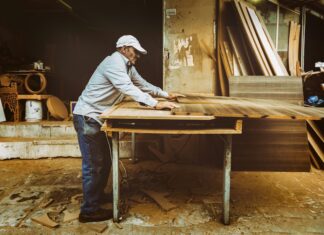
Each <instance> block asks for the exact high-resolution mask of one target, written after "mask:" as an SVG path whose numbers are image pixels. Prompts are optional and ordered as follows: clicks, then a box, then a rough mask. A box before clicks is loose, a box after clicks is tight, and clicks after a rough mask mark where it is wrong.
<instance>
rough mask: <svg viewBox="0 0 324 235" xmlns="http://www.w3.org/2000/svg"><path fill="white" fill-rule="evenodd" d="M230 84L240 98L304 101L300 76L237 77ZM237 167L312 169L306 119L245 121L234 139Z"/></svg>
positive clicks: (231, 91)
mask: <svg viewBox="0 0 324 235" xmlns="http://www.w3.org/2000/svg"><path fill="white" fill-rule="evenodd" d="M229 87H230V95H234V96H236V97H244V98H246V97H248V98H262V99H272V100H273V99H276V100H279V101H280V100H285V101H289V102H291V103H295V104H297V103H300V102H303V89H302V82H301V78H300V77H260V76H248V77H236V78H235V79H230V85H229ZM233 169H234V170H258V171H309V169H310V160H309V148H308V142H307V133H306V123H305V121H297V120H270V119H258V120H256V119H253V120H252V119H251V120H245V121H244V131H243V133H242V135H240V136H234V138H233Z"/></svg>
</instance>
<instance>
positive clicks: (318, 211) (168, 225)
mask: <svg viewBox="0 0 324 235" xmlns="http://www.w3.org/2000/svg"><path fill="white" fill-rule="evenodd" d="M123 163H124V166H125V168H126V173H125V171H124V170H122V172H123V176H124V177H126V176H127V178H125V180H123V182H122V192H121V196H122V205H121V206H122V210H123V215H122V222H121V223H120V224H119V225H116V224H114V223H113V222H112V221H111V220H110V221H106V222H101V223H93V224H90V225H89V224H79V222H78V221H77V220H75V219H73V216H72V215H73V214H76V213H77V212H78V209H79V206H80V203H81V200H82V197H81V196H80V193H81V192H82V190H81V172H80V167H81V160H80V159H71V158H55V159H41V160H7V161H0V175H1V180H0V234H33V235H35V234H98V233H100V232H99V230H95V229H98V228H99V229H100V228H101V229H104V231H103V232H102V234H250V233H260V234H278V233H283V234H287V233H288V234H321V233H323V234H324V171H317V170H313V169H312V171H311V172H310V173H300V172H298V173H281V172H276V173H274V172H271V173H270V172H233V173H232V187H231V211H230V216H231V225H229V226H224V225H223V224H222V223H221V208H222V203H221V202H222V194H221V189H222V171H221V170H220V169H215V168H214V167H212V166H199V165H198V166H197V165H194V166H193V165H184V164H175V163H170V164H161V163H159V162H156V161H141V162H138V163H136V164H132V163H130V162H128V160H123ZM110 188H111V187H110V185H108V186H107V191H109V189H110ZM148 190H149V191H150V192H152V191H153V192H155V193H158V194H159V195H163V198H164V200H166V201H167V203H168V205H172V206H173V207H175V208H171V209H167V210H165V208H164V210H163V209H162V208H161V207H160V206H159V205H158V204H157V203H156V202H155V201H154V200H153V199H152V198H151V197H150V196H148V194H147V193H146V192H147V191H148ZM105 206H106V207H110V206H111V205H110V204H106V205H105ZM46 214H47V215H48V217H49V218H50V219H52V221H54V222H56V223H57V224H58V227H56V228H48V227H45V226H43V225H41V224H39V223H37V222H35V221H33V220H32V218H35V217H36V218H37V217H38V216H41V215H46ZM67 215H71V216H72V217H71V220H70V221H65V219H66V218H67V217H66V216H67ZM64 221H65V222H64ZM101 226H103V227H101ZM106 226H107V228H105V227H106Z"/></svg>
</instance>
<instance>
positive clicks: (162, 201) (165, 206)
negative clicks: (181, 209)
mask: <svg viewBox="0 0 324 235" xmlns="http://www.w3.org/2000/svg"><path fill="white" fill-rule="evenodd" d="M142 192H144V193H145V194H146V195H147V196H149V197H150V198H152V199H153V200H154V201H155V202H156V203H157V204H158V205H159V206H160V207H161V209H162V210H164V211H170V210H172V209H175V208H176V207H177V205H175V204H173V203H171V202H170V201H169V200H168V199H167V198H166V197H165V196H166V194H165V193H159V192H155V191H152V190H142Z"/></svg>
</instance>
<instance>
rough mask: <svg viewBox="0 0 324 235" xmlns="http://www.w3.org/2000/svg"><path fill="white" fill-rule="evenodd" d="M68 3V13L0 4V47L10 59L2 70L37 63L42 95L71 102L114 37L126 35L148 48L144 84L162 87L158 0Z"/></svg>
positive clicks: (108, 51)
mask: <svg viewBox="0 0 324 235" xmlns="http://www.w3.org/2000/svg"><path fill="white" fill-rule="evenodd" d="M55 2H56V1H55ZM57 2H58V1H57ZM68 3H70V4H71V6H72V9H73V11H69V10H68V9H65V8H64V6H61V5H60V4H59V3H54V4H56V5H53V3H50V1H44V2H43V1H42V3H41V2H38V3H37V4H36V2H35V1H23V2H22V1H19V0H13V1H10V2H9V3H6V4H5V6H4V8H3V11H2V14H1V16H0V22H1V23H0V44H1V47H0V48H4V49H2V50H3V51H6V50H7V51H8V50H9V51H10V54H11V55H10V58H11V59H10V60H14V61H10V62H8V63H1V64H4V66H2V67H3V68H2V70H6V69H11V68H14V69H15V68H17V67H18V65H20V64H30V63H32V62H34V61H36V60H42V61H44V63H45V65H47V66H50V67H51V72H50V73H49V74H48V75H47V78H48V83H49V86H48V92H49V93H51V94H54V95H56V96H59V97H60V98H61V99H63V100H76V99H77V98H78V96H79V95H80V93H81V92H82V90H83V88H84V86H85V85H86V83H87V81H88V80H89V78H90V76H91V74H92V73H93V71H94V69H95V68H96V66H97V65H98V64H99V63H100V62H101V60H102V59H104V58H105V57H106V56H107V55H109V54H111V53H112V52H113V51H114V50H115V43H116V40H117V39H118V37H119V36H121V35H123V34H132V35H134V36H135V37H137V38H138V39H139V41H140V42H141V44H142V45H143V47H144V48H145V49H147V50H148V55H146V56H142V59H141V60H140V61H139V63H138V65H137V68H138V70H139V71H140V73H141V74H142V75H143V77H144V78H146V79H147V80H148V81H150V82H152V83H153V84H155V85H158V86H162V2H161V1H154V0H147V1H143V0H123V1H114V2H112V1H100V0H96V1H91V2H90V1H72V0H71V1H68ZM0 57H1V56H0ZM2 57H3V56H2ZM1 72H3V71H1Z"/></svg>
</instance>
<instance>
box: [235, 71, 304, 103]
mask: <svg viewBox="0 0 324 235" xmlns="http://www.w3.org/2000/svg"><path fill="white" fill-rule="evenodd" d="M229 87H230V96H233V97H251V98H257V99H277V100H282V101H285V102H289V103H295V104H299V103H303V100H304V96H303V81H302V78H301V77H291V76H287V77H270V76H267V77H265V76H241V77H235V78H233V79H229Z"/></svg>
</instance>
